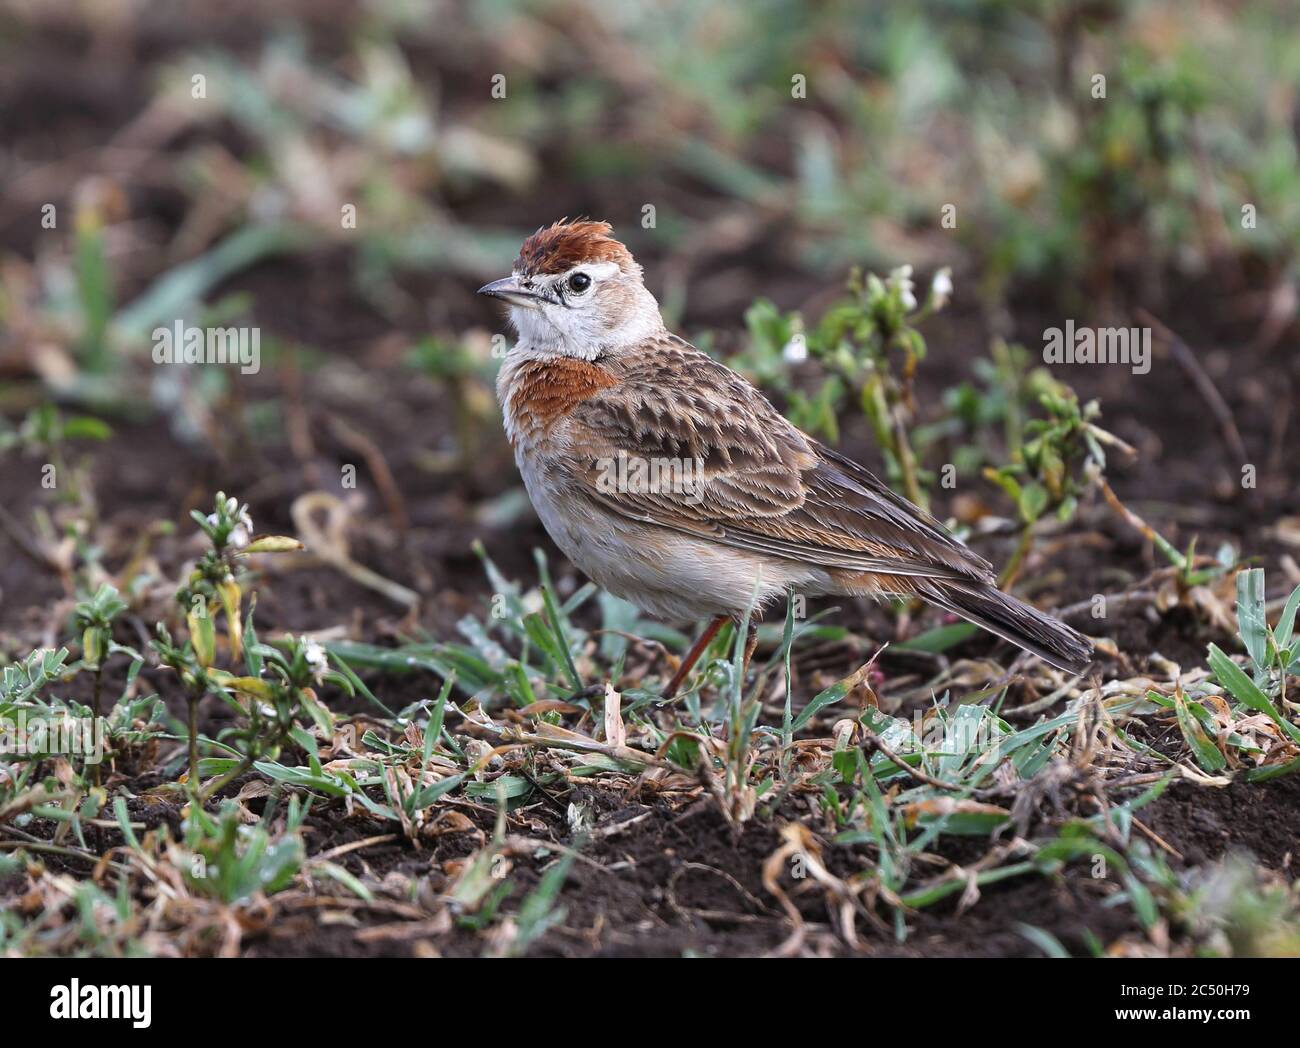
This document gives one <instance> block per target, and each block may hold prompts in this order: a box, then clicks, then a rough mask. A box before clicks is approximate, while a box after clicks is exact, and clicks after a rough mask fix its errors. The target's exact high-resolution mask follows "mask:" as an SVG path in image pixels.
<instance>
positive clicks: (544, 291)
mask: <svg viewBox="0 0 1300 1048" xmlns="http://www.w3.org/2000/svg"><path fill="white" fill-rule="evenodd" d="M611 232H612V230H611V229H610V226H609V223H608V222H588V221H583V220H578V221H574V222H569V221H568V220H564V221H560V222H556V223H555V224H554V225H552V226H545V227H543V228H541V229H539V230H538V231H537V232H536V233H534V234H533V235H532V236H530V237H529V238H528V239H527V240H525V241H524V245H523V247H522V248H520V249H519V257H518V258H517V259H515V264H514V269H513V271H512V272H511V274H510V276H508V277H505V278H503V279H501V280H494V281H493V282H492V283H490V284H486V285H484V286H483V287H481V288H479V290H478V293H479V294H480V295H491V296H493V297H494V298H499V299H502V300H504V301H505V302H507V303H509V305H510V320H511V322H512V323H513V324H514V326H515V329H516V330H517V331H518V332H519V337H520V340H521V342H525V343H527V344H528V347H529V348H530V349H533V350H536V351H541V352H550V353H559V354H563V355H565V356H574V357H581V358H583V359H585V360H591V359H594V358H595V357H597V356H599V355H600V354H601V353H606V352H615V351H618V350H620V349H623V348H626V347H631V346H635V345H637V344H638V343H640V342H641V341H643V340H644V339H645V338H646V337H647V336H649V335H652V334H654V333H655V332H656V331H658V330H659V329H660V328H662V326H663V321H662V319H661V318H660V315H659V303H658V302H656V301H655V298H654V296H653V295H651V294H650V292H649V291H647V290H646V287H645V284H644V282H643V281H642V278H641V267H640V266H639V265H637V264H636V261H635V260H634V259H633V258H632V254H631V252H629V251H628V249H627V248H625V247H624V246H623V245H622V244H620V243H619V242H618V241H617V240H615V239H614V238H613V236H611V235H610V234H611Z"/></svg>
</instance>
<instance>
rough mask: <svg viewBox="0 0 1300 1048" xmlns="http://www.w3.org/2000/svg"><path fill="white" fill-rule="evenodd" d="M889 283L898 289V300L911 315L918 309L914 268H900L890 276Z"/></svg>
mask: <svg viewBox="0 0 1300 1048" xmlns="http://www.w3.org/2000/svg"><path fill="white" fill-rule="evenodd" d="M889 283H890V284H892V285H893V286H894V287H896V288H898V300H899V301H900V302H902V303H903V308H904V309H906V310H907V311H908V312H909V313H910V312H911V311H912V310H914V309H915V308H916V293H915V288H916V284H915V283H914V282H913V281H912V267H911V266H899V267H898V268H897V269H896V270H894V271H893V272H892V273H890V274H889Z"/></svg>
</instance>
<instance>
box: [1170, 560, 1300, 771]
mask: <svg viewBox="0 0 1300 1048" xmlns="http://www.w3.org/2000/svg"><path fill="white" fill-rule="evenodd" d="M1265 608H1266V604H1265V600H1264V571H1263V569H1261V568H1252V569H1249V570H1245V571H1241V572H1239V573H1238V574H1237V630H1238V636H1239V639H1240V641H1241V644H1242V647H1243V648H1245V650H1246V655H1247V666H1248V668H1249V672H1247V670H1246V669H1243V668H1242V667H1241V666H1240V665H1238V663H1237V662H1236V661H1235V660H1234V659H1232V658H1231V657H1230V656H1229V655H1228V654H1227V653H1226V652H1225V651H1224V650H1223V649H1222V648H1220V647H1219V646H1218V645H1217V644H1210V646H1209V664H1210V670H1211V671H1212V673H1213V675H1214V679H1215V680H1216V681H1217V686H1216V685H1215V684H1212V683H1210V682H1209V681H1199V682H1197V683H1195V684H1193V685H1191V686H1190V687H1189V688H1188V689H1186V691H1184V689H1183V687H1182V686H1181V685H1180V686H1178V687H1177V688H1176V689H1175V691H1174V694H1173V695H1172V696H1166V695H1163V694H1161V693H1159V692H1157V691H1151V692H1150V693H1149V694H1148V698H1149V699H1150V700H1151V701H1152V702H1154V703H1155V704H1156V705H1158V706H1160V707H1162V708H1164V709H1172V710H1173V711H1174V713H1175V716H1176V718H1177V723H1178V727H1179V730H1180V731H1181V733H1182V735H1183V739H1184V740H1185V741H1186V743H1187V745H1188V748H1189V750H1190V751H1191V753H1192V756H1193V758H1194V759H1195V760H1196V762H1197V764H1199V765H1200V766H1201V768H1202V769H1204V770H1205V771H1207V772H1211V773H1214V774H1218V773H1221V772H1225V771H1229V770H1233V769H1236V768H1241V767H1244V768H1245V771H1244V776H1245V778H1246V779H1247V780H1248V781H1261V780H1265V779H1271V778H1275V777H1276V776H1278V775H1284V774H1288V773H1290V772H1294V771H1296V770H1300V726H1297V724H1296V723H1295V721H1294V720H1293V719H1292V717H1291V716H1290V714H1292V712H1293V711H1294V709H1295V703H1294V702H1293V701H1292V700H1289V699H1288V698H1287V681H1288V678H1291V677H1295V676H1296V675H1297V674H1300V637H1297V636H1296V634H1295V623H1296V616H1297V612H1300V586H1297V587H1296V588H1295V589H1294V590H1293V591H1292V593H1291V595H1290V597H1288V598H1287V601H1286V603H1285V604H1284V605H1283V607H1282V611H1281V614H1280V616H1279V618H1278V621H1277V625H1276V626H1269V625H1268V619H1267V616H1266V612H1265ZM1261 714H1262V717H1261V716H1260V715H1261Z"/></svg>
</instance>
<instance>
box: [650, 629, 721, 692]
mask: <svg viewBox="0 0 1300 1048" xmlns="http://www.w3.org/2000/svg"><path fill="white" fill-rule="evenodd" d="M727 618H728V616H726V615H715V616H714V617H713V620H712V621H711V622H710V623H709V624H708V626H706V627H705V628H704V632H703V633H701V634H700V639H699V640H697V641H696V642H695V643H694V644H693V645H691V650H690V651H688V652H687V653H686V657H685V658H684V659H682V664H681V665H680V666H678V667H677V672H676V673H674V674H673V678H672V680H670V681H669V682H668V686H667V687H666V688H664V691H663V696H662V697H663V698H665V699H671V698H672V697H673V696H674V695H676V694H677V689H678V688H680V687H681V686H682V681H684V680H685V679H686V675H687V674H688V673H690V672H691V668H692V667H693V666H694V665H695V664H696V663H697V662H699V661H700V656H701V655H703V654H704V649H705V648H707V647H708V646H709V641H711V640H713V638H714V637H716V636H717V635H718V630H720V629H722V624H723V623H724V622H726V621H727Z"/></svg>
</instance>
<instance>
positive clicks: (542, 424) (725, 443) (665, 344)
mask: <svg viewBox="0 0 1300 1048" xmlns="http://www.w3.org/2000/svg"><path fill="white" fill-rule="evenodd" d="M610 234H611V229H610V226H609V225H608V224H607V223H605V222H587V221H576V222H568V221H564V222H557V223H556V224H555V225H553V226H550V227H549V228H543V229H539V230H538V231H537V232H536V233H534V234H533V235H532V236H531V237H529V238H528V239H527V240H526V241H525V242H524V245H523V248H522V249H521V250H520V253H519V258H518V259H517V260H516V262H515V266H514V271H513V273H512V275H511V276H509V277H506V278H505V279H503V280H497V281H495V282H493V283H491V284H488V285H487V286H486V287H483V288H480V289H479V293H480V294H483V295H492V296H495V297H496V298H500V299H503V300H504V301H506V302H507V303H509V305H510V318H511V321H512V323H513V324H514V326H515V328H516V329H517V330H518V333H519V341H518V344H517V345H516V347H515V348H514V350H513V351H512V352H511V353H510V355H509V357H508V358H507V360H506V362H505V364H504V365H503V366H502V368H501V373H500V377H499V378H498V380H497V392H498V396H499V397H500V400H501V405H502V408H503V411H504V415H505V426H506V433H507V435H508V436H509V438H510V443H511V445H512V446H513V447H514V450H515V460H516V461H517V462H518V464H519V470H520V472H521V473H522V474H523V478H524V484H525V486H526V487H527V489H528V494H529V497H530V498H531V499H532V501H533V505H534V506H535V507H536V509H537V513H538V515H539V516H540V517H541V519H542V523H543V524H544V525H545V527H546V530H547V532H549V533H550V536H551V538H552V539H554V540H555V544H556V545H557V546H559V547H560V549H561V550H563V551H564V554H565V555H566V556H567V557H568V558H569V559H570V560H571V561H573V563H574V564H576V565H577V566H578V567H579V568H581V569H582V571H584V572H585V573H586V574H587V575H589V576H590V577H591V578H592V580H593V581H595V582H596V583H597V584H598V585H600V586H602V587H604V588H605V589H606V590H608V591H609V592H610V593H613V594H615V595H617V596H619V597H623V598H624V599H626V600H629V601H631V602H632V603H633V604H635V605H636V606H637V607H639V608H640V609H641V610H642V611H644V612H646V613H647V614H650V615H654V616H657V617H660V618H665V619H670V620H677V621H682V620H688V619H689V620H703V619H706V618H709V619H711V620H712V621H711V622H710V624H709V626H708V628H707V629H706V630H705V631H704V633H703V634H702V636H701V637H700V639H699V640H698V641H697V642H696V644H695V646H694V647H693V648H692V650H691V651H690V653H688V655H687V656H686V658H685V659H684V660H683V662H682V664H681V667H680V669H679V670H678V671H677V673H676V674H675V675H674V677H673V680H672V681H670V682H669V684H668V686H667V688H666V689H665V694H666V695H671V694H673V693H674V692H675V691H676V689H677V687H678V686H679V685H680V684H681V682H682V681H683V680H684V679H685V677H686V675H687V673H688V672H689V671H690V669H691V667H692V665H693V664H694V662H695V661H696V659H698V658H699V656H700V654H701V653H702V652H703V651H704V648H705V647H706V646H707V644H708V642H709V641H710V640H711V639H712V637H713V636H714V634H716V632H717V631H718V629H719V628H720V627H721V625H722V624H723V623H724V622H725V621H726V620H727V619H728V618H730V619H732V620H734V621H736V622H739V621H740V619H741V617H742V616H743V615H744V612H745V610H746V608H747V607H749V606H750V604H751V602H752V601H753V600H754V597H755V593H756V592H757V600H758V607H757V608H756V609H755V614H757V613H758V610H760V609H761V607H762V606H763V605H765V604H766V603H768V602H769V601H771V600H773V599H775V598H779V597H781V596H782V595H783V594H785V593H786V592H787V591H788V590H789V589H791V588H793V589H794V590H795V591H796V592H798V593H801V594H807V595H809V596H812V595H819V594H851V595H855V596H856V595H866V596H872V597H880V596H902V597H919V598H920V599H921V600H924V601H927V602H929V603H930V604H934V605H936V606H938V607H940V608H943V609H944V610H946V611H949V612H952V613H953V614H956V615H960V616H961V617H962V618H965V619H968V620H969V621H971V622H974V623H976V624H978V625H980V626H982V627H984V628H985V629H987V630H989V631H991V632H992V633H995V634H997V635H998V636H999V637H1003V638H1005V639H1006V640H1009V641H1011V642H1012V643H1013V644H1017V645H1019V646H1020V647H1022V648H1024V649H1026V650H1027V651H1030V652H1033V653H1034V654H1035V655H1037V656H1039V657H1040V658H1043V659H1045V660H1046V661H1047V662H1050V663H1051V664H1052V665H1054V666H1057V667H1059V668H1061V669H1068V670H1079V669H1082V668H1083V667H1085V666H1086V665H1087V664H1088V662H1089V661H1090V659H1091V657H1092V645H1091V644H1090V643H1089V641H1088V640H1087V638H1085V637H1084V636H1082V635H1081V634H1079V633H1077V632H1076V631H1075V630H1073V629H1071V628H1070V627H1068V626H1066V625H1064V624H1062V623H1060V622H1058V621H1056V620H1055V619H1052V618H1050V617H1048V616H1047V615H1044V614H1043V613H1042V612H1040V611H1038V610H1037V609H1035V608H1032V607H1030V606H1029V605H1028V604H1025V603H1023V602H1022V601H1019V600H1016V599H1015V598H1014V597H1010V596H1008V595H1007V594H1005V593H1002V592H1001V591H1000V590H998V588H997V584H996V581H995V578H994V575H993V572H992V569H991V567H990V566H989V564H988V562H987V561H985V560H984V559H983V558H981V557H979V556H977V555H976V554H975V553H973V552H971V551H970V550H969V549H967V548H966V547H965V546H964V545H962V544H961V543H960V542H958V541H957V540H956V539H955V538H953V536H952V535H951V534H949V533H948V532H947V531H946V530H945V529H944V527H943V525H941V524H940V523H939V522H938V521H937V520H935V519H934V518H933V517H931V516H930V515H929V514H927V513H925V512H924V511H922V510H920V509H918V508H917V507H916V506H913V505H912V504H911V503H910V502H908V501H906V500H905V499H903V498H902V497H900V496H899V495H896V494H895V493H894V492H893V491H891V490H890V489H889V488H887V487H886V486H885V485H884V484H882V483H881V482H880V481H879V480H877V479H876V477H875V476H873V475H872V474H871V473H870V472H868V471H867V470H866V469H864V468H863V467H862V466H860V465H858V464H857V463H856V462H853V461H852V460H851V459H847V458H845V457H844V456H843V455H840V454H838V453H837V452H835V451H833V450H831V449H830V448H828V447H825V446H824V445H822V444H819V443H818V442H817V441H815V440H814V439H813V438H812V437H810V436H808V435H807V434H806V433H803V432H801V431H800V430H798V429H796V428H795V427H794V426H793V425H791V424H790V423H789V422H788V421H787V420H786V419H785V418H784V417H783V416H782V415H781V413H780V412H779V411H777V410H776V409H775V408H774V407H772V405H771V404H770V403H769V402H768V400H767V398H766V397H764V396H763V394H761V393H760V392H759V391H758V390H757V389H755V388H754V387H753V386H752V385H750V383H749V382H747V381H746V380H745V379H744V378H742V377H741V376H740V375H738V374H736V373H735V372H734V371H732V370H730V369H729V368H727V367H725V366H723V365H722V364H719V363H718V362H717V361H715V360H712V359H710V358H709V357H707V356H706V355H705V354H703V353H701V352H700V351H699V350H697V349H695V348H694V347H693V346H691V345H690V344H689V343H687V342H685V341H683V340H682V339H680V338H678V337H677V336H676V335H674V334H672V333H671V332H669V331H668V330H667V329H666V328H665V327H664V323H663V318H662V317H661V316H660V315H659V304H658V302H656V301H655V298H654V296H653V295H651V294H650V292H649V291H647V290H646V287H645V284H644V282H643V280H642V274H641V267H640V266H639V265H637V263H636V262H635V261H634V260H633V258H632V255H631V254H630V253H629V252H628V250H627V248H625V247H624V246H623V245H622V244H620V243H619V242H618V241H617V240H615V239H614V238H613V236H611V235H610Z"/></svg>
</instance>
